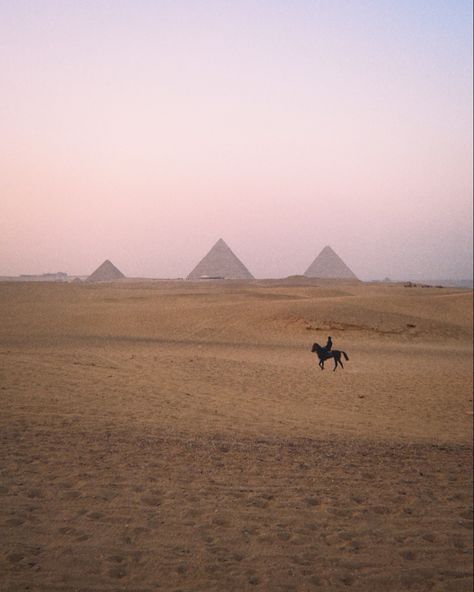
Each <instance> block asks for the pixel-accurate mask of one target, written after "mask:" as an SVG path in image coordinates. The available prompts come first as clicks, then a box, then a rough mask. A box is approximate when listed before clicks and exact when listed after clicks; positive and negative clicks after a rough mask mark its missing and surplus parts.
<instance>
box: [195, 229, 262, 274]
mask: <svg viewBox="0 0 474 592" xmlns="http://www.w3.org/2000/svg"><path fill="white" fill-rule="evenodd" d="M187 279H188V280H200V279H226V280H253V279H254V277H253V275H252V274H251V273H250V271H249V270H248V269H247V268H246V267H245V265H244V264H243V263H242V261H241V260H240V259H239V258H238V257H237V256H236V255H234V253H233V252H232V251H231V250H230V248H229V247H228V246H227V244H226V243H225V242H224V241H223V240H222V239H221V238H220V239H219V240H218V241H217V242H216V244H215V245H214V246H213V247H212V249H211V250H210V251H209V253H208V254H207V255H206V256H205V257H204V258H203V259H201V261H200V262H199V263H198V264H197V265H196V267H195V268H194V269H193V270H192V271H191V273H190V274H189V275H188V277H187Z"/></svg>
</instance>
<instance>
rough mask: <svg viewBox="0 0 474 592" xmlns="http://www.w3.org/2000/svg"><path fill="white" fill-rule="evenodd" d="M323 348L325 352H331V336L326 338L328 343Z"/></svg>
mask: <svg viewBox="0 0 474 592" xmlns="http://www.w3.org/2000/svg"><path fill="white" fill-rule="evenodd" d="M325 347H326V350H327V351H328V352H330V351H331V348H332V339H331V336H329V337H328V341H327V343H326V346H325Z"/></svg>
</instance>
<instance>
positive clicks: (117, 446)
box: [0, 280, 473, 592]
mask: <svg viewBox="0 0 474 592" xmlns="http://www.w3.org/2000/svg"><path fill="white" fill-rule="evenodd" d="M328 335H331V336H332V337H333V341H334V348H335V349H342V350H345V351H346V352H347V353H348V355H349V358H350V361H348V362H344V364H345V369H344V370H341V369H338V370H337V372H332V364H331V363H327V364H326V369H325V370H324V371H321V370H320V369H319V368H318V366H317V360H316V357H315V355H314V354H312V353H311V352H310V349H311V345H312V343H313V342H315V341H318V342H319V343H322V344H324V343H325V340H326V338H327V336H328ZM472 353H473V352H472V292H471V291H466V290H456V289H447V288H443V289H439V288H404V287H403V286H398V285H365V284H362V283H353V284H350V283H347V284H344V283H330V282H324V283H323V282H318V281H317V280H314V281H309V280H307V281H300V282H299V281H298V280H294V281H282V282H275V281H273V282H258V281H254V282H248V283H244V282H241V283H239V282H209V283H206V282H201V283H199V282H195V283H193V282H184V281H182V282H148V283H139V282H132V281H122V282H117V283H113V284H97V285H92V284H82V285H81V284H69V285H68V284H48V283H42V284H39V283H38V284H32V283H29V284H21V283H4V284H0V397H1V409H2V412H1V415H0V471H1V472H0V527H1V533H2V534H1V537H0V589H1V590H2V592H7V591H8V592H10V591H15V592H16V591H19V590H29V591H70V590H74V591H101V592H105V591H121V590H127V591H136V592H138V591H140V592H145V591H155V590H164V591H175V592H178V591H182V592H188V591H189V592H190V591H195V592H197V591H200V592H207V591H234V590H235V591H242V590H256V591H259V590H260V591H276V592H277V591H281V592H283V591H287V592H290V591H295V592H296V591H298V592H299V591H306V590H308V591H310V590H311V591H313V590H316V591H317V590H351V591H364V592H367V591H375V592H378V591H399V590H414V591H425V590H426V591H428V590H432V591H452V592H462V591H468V590H469V591H470V590H471V589H472V533H473V531H472V525H473V521H472V422H473V417H472Z"/></svg>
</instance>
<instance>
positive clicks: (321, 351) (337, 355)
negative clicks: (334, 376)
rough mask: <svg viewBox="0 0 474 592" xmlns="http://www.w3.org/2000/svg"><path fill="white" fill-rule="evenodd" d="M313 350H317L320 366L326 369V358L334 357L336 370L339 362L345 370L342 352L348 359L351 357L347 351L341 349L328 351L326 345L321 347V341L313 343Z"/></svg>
mask: <svg viewBox="0 0 474 592" xmlns="http://www.w3.org/2000/svg"><path fill="white" fill-rule="evenodd" d="M311 351H312V352H316V354H317V355H318V358H319V367H320V368H321V370H324V362H325V361H326V360H330V359H331V358H334V369H333V371H334V372H335V371H336V368H337V365H338V364H340V365H341V368H342V369H343V370H344V366H343V365H342V362H341V354H342V355H343V356H344V357H345V358H346V360H348V359H349V356H348V355H347V354H346V352H345V351H339V350H337V349H333V350H331V351H328V350H327V349H326V348H325V347H321V346H320V345H319V343H313V347H312V349H311Z"/></svg>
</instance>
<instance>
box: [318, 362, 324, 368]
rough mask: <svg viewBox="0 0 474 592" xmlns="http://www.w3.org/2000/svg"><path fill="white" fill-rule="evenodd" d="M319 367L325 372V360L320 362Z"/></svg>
mask: <svg viewBox="0 0 474 592" xmlns="http://www.w3.org/2000/svg"><path fill="white" fill-rule="evenodd" d="M319 367H320V368H321V370H324V360H319Z"/></svg>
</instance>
